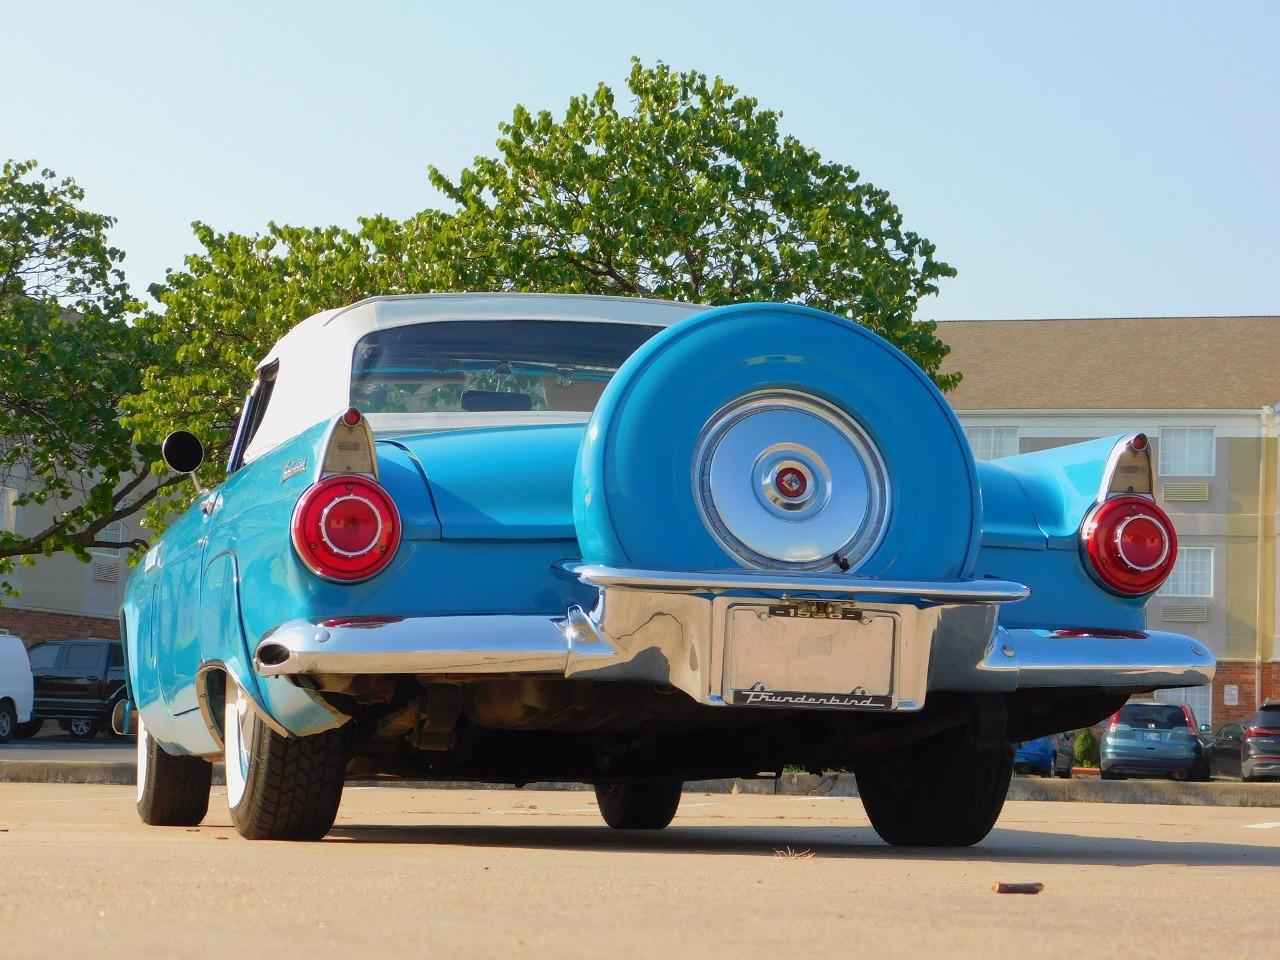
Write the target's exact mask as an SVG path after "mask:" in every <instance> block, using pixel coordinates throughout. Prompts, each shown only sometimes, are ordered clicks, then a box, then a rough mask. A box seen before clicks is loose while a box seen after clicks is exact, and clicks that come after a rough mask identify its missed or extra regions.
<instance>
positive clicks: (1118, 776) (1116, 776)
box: [1101, 770, 1124, 780]
mask: <svg viewBox="0 0 1280 960" xmlns="http://www.w3.org/2000/svg"><path fill="white" fill-rule="evenodd" d="M1101 777H1102V779H1103V780H1123V779H1124V774H1123V773H1112V772H1111V771H1110V770H1103V771H1102V772H1101Z"/></svg>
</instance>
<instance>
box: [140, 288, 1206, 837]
mask: <svg viewBox="0 0 1280 960" xmlns="http://www.w3.org/2000/svg"><path fill="white" fill-rule="evenodd" d="M165 454H166V458H167V460H168V462H169V464H170V466H171V467H172V468H173V469H174V470H177V471H191V470H194V469H195V468H196V466H197V465H198V464H199V462H200V460H201V458H202V456H203V449H202V447H201V445H200V442H199V440H197V439H196V438H195V437H193V436H191V435H190V434H186V433H182V432H176V433H175V434H173V435H171V436H170V438H169V439H168V440H167V441H166V444H165ZM1151 482H1152V475H1151V462H1150V452H1149V449H1148V445H1147V441H1146V438H1145V437H1144V436H1142V435H1140V434H1136V435H1127V436H1120V437H1111V438H1108V439H1105V440H1099V441H1093V442H1089V443H1081V444H1076V445H1072V446H1066V447H1062V448H1059V449H1055V450H1048V451H1044V452H1039V453H1031V454H1026V455H1023V456H1018V457H1011V458H1008V459H1005V460H1002V461H997V462H994V463H975V461H974V458H973V455H972V453H971V451H970V449H969V445H968V443H967V442H966V439H965V435H964V432H963V431H962V429H961V427H960V425H959V423H958V422H957V421H956V418H955V416H954V414H953V413H952V412H951V409H950V407H949V406H948V405H947V402H946V400H945V399H943V397H942V395H941V394H940V393H939V392H938V390H937V389H935V387H934V386H933V384H932V383H931V382H930V381H929V379H928V378H927V377H926V376H925V375H924V374H923V373H922V372H921V370H920V369H919V368H918V367H917V366H915V365H914V364H913V363H912V362H911V361H910V360H909V359H908V358H907V357H906V356H904V355H903V354H902V353H901V352H900V351H898V350H897V349H896V348H895V347H893V346H891V345H890V344H889V343H887V342H886V341H885V340H883V339H881V338H880V337H878V336H876V335H875V334H874V333H872V332H870V331H869V330H866V329H865V328H863V327H860V326H859V325H857V324H856V323H853V322H851V321H849V320H847V319H844V318H841V317H837V316H833V315H831V314H828V313H823V312H821V311H818V310H813V309H808V308H805V307H801V306H796V305H789V304H788V305H783V304H741V305H737V306H729V307H720V308H716V309H708V308H704V307H699V306H694V305H688V304H678V303H663V302H654V301H644V300H636V299H625V298H608V297H567V296H530V295H493V294H476V295H451V296H450V295H433V296H411V297H379V298H374V299H371V300H366V301H362V302H360V303H357V304H355V305H353V306H350V307H345V308H342V309H335V310H329V311H326V312H324V313H321V314H318V315H317V316H314V317H311V318H310V319H308V320H305V321H303V322H302V323H301V324H299V325H298V326H297V327H295V328H294V329H293V330H292V331H290V332H289V333H288V334H287V335H286V336H285V337H283V338H282V339H281V340H280V341H279V343H278V344H277V345H276V346H275V347H274V348H273V349H272V350H271V352H270V353H269V354H268V355H267V356H266V357H265V358H264V359H263V361H262V363H261V364H260V365H259V367H258V369H257V374H256V377H255V379H254V382H253V384H252V387H251V388H250V390H249V392H248V396H247V398H246V400H245V404H244V409H243V412H242V414H241V418H240V423H239V427H238V429H237V431H236V434H235V440H234V443H233V446H232V448H231V455H230V461H229V463H228V465H227V474H226V478H225V480H224V481H223V482H222V483H221V484H220V485H218V486H217V487H215V488H213V489H210V490H207V491H204V492H203V493H202V494H201V495H200V497H199V499H198V501H197V502H196V503H195V505H194V506H193V507H192V508H191V509H190V510H189V511H187V512H186V513H185V514H184V515H183V516H181V517H180V518H179V519H178V520H177V521H176V522H175V523H174V524H173V526H172V527H170V528H169V530H168V531H167V532H166V533H165V534H164V535H163V536H162V537H160V538H159V539H158V540H157V541H156V542H155V544H154V545H153V546H152V547H151V549H150V550H149V551H148V553H147V554H146V556H145V559H144V561H143V563H142V564H141V565H140V567H139V569H138V570H137V571H136V572H135V574H134V576H133V577H132V579H131V581H130V583H129V585H128V589H127V592H126V596H125V600H124V606H123V613H122V632H123V636H124V637H125V639H126V644H127V651H128V654H127V659H128V666H129V689H130V695H131V697H132V702H133V704H135V705H136V716H137V718H138V721H139V722H138V724H137V726H138V731H139V736H138V751H139V754H138V810H139V813H140V815H141V817H142V819H143V820H145V821H146V822H148V823H151V824H174V825H176V824H190V823H195V822H198V821H199V820H200V819H201V818H202V817H203V816H204V814H205V812H206V809H207V806H208V800H209V782H210V781H209V776H210V762H211V761H213V760H215V759H224V760H225V764H226V771H227V801H228V804H229V807H230V815H231V818H232V820H233V822H234V824H235V827H236V829H237V830H238V831H239V832H240V833H241V834H242V835H244V836H246V837H251V838H294V839H301V838H317V837H320V836H323V835H324V834H325V832H326V831H328V830H329V829H330V827H331V826H332V824H333V822H334V818H335V816H336V813H337V809H338V804H339V801H340V798H341V794H342V789H343V783H344V781H345V780H346V779H348V778H361V777H365V778H368V777H383V778H385V777H409V778H414V779H436V780H486V781H493V782H498V783H512V784H523V783H527V782H531V781H537V780H577V781H581V782H586V783H591V784H594V785H595V789H596V797H597V800H598V802H599V806H600V809H601V812H602V814H603V816H604V819H605V821H606V822H607V823H608V824H609V825H610V826H612V827H621V828H660V827H663V826H666V824H667V823H668V822H670V820H671V818H672V816H673V815H674V813H675V811H676V808H677V805H678V803H679V800H680V791H681V785H682V783H683V782H684V781H687V780H693V779H701V778H708V777H732V776H756V775H758V774H759V773H761V772H762V771H763V772H768V771H780V770H781V769H783V767H784V766H785V765H787V764H803V765H804V766H805V767H807V768H810V769H830V768H833V767H843V768H852V769H854V770H855V771H856V774H857V778H858V782H859V788H860V793H861V796H862V801H863V803H864V805H865V806H866V809H867V811H868V814H869V816H870V818H871V822H872V824H873V825H874V827H875V829H876V830H877V831H878V832H879V833H880V835H881V836H882V837H883V838H884V839H886V840H887V841H889V842H890V843H895V844H912V845H967V844H972V843H975V842H977V841H978V840H980V839H982V838H983V837H984V836H985V835H986V834H987V832H988V831H989V830H990V828H991V826H992V824H993V823H994V822H995V820H996V817H997V816H998V815H999V812H1000V809H1001V805H1002V804H1003V802H1004V797H1005V792H1006V790H1007V787H1008V783H1009V777H1010V772H1011V768H1012V764H1013V751H1012V749H1011V746H1010V744H1011V742H1020V741H1026V740H1031V739H1035V738H1037V737H1041V736H1044V735H1046V734H1049V733H1051V732H1053V731H1057V730H1064V729H1069V728H1075V727H1080V726H1084V725H1086V724H1089V723H1093V722H1095V721H1097V720H1099V719H1100V718H1102V717H1105V716H1107V715H1108V714H1109V713H1111V712H1113V711H1115V710H1116V709H1117V708H1118V707H1119V706H1120V704H1122V703H1123V702H1124V700H1125V699H1126V698H1127V697H1128V696H1129V695H1130V694H1131V693H1134V692H1137V691H1146V690H1152V689H1155V688H1159V687H1176V686H1179V685H1193V684H1199V683H1203V682H1205V681H1207V680H1208V679H1209V678H1210V677H1211V676H1212V674H1213V670H1214V660H1213V657H1212V656H1210V654H1209V653H1208V651H1207V650H1205V649H1204V648H1203V647H1202V646H1201V645H1200V644H1198V643H1196V642H1195V641H1193V640H1190V639H1189V638H1187V637H1183V636H1178V635H1175V634H1169V633H1160V632H1156V631H1145V630H1143V608H1144V606H1145V604H1146V601H1147V598H1148V597H1149V596H1150V594H1151V593H1152V592H1153V591H1154V590H1155V589H1156V588H1157V587H1158V586H1159V585H1160V584H1161V583H1162V582H1163V580H1164V579H1165V577H1166V576H1167V575H1168V573H1169V570H1170V568H1171V567H1172V565H1173V561H1174V557H1175V556H1176V552H1177V541H1176V537H1175V534H1174V531H1173V528H1172V525H1171V524H1170V522H1169V519H1168V517H1167V516H1165V515H1164V513H1163V512H1162V511H1161V510H1160V508H1159V507H1158V506H1157V505H1156V504H1155V503H1154V502H1153V500H1152V499H1151Z"/></svg>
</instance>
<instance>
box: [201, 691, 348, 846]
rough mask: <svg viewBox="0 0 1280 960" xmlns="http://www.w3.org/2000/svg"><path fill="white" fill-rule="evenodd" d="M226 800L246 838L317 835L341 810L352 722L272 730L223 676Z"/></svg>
mask: <svg viewBox="0 0 1280 960" xmlns="http://www.w3.org/2000/svg"><path fill="white" fill-rule="evenodd" d="M222 730H223V743H224V745H225V750H224V760H225V765H226V771H227V807H228V809H229V810H230V813H231V821H232V823H234V824H235V828H236V831H237V832H238V833H239V834H240V835H241V836H243V837H247V838H248V839H250V840H319V839H320V838H321V837H323V836H324V835H325V834H326V833H328V832H329V828H330V827H332V826H333V821H334V820H335V819H336V818H337V815H338V805H339V803H341V802H342V786H343V783H344V781H345V779H346V772H347V760H348V759H349V758H350V755H351V725H350V724H349V723H348V724H344V725H343V726H341V727H338V728H337V729H335V730H327V731H325V732H324V733H317V734H313V735H312V736H309V737H294V736H286V735H281V734H279V733H276V732H275V731H274V730H272V729H271V728H270V727H269V726H267V724H266V723H264V722H263V721H262V718H261V717H259V716H258V712H257V708H256V707H255V706H254V704H253V701H252V700H251V699H250V698H249V697H247V696H245V694H244V693H243V692H242V691H241V690H240V688H239V687H238V686H237V685H236V684H235V682H234V681H232V680H230V679H228V680H227V695H226V705H225V708H224V712H223V724H222Z"/></svg>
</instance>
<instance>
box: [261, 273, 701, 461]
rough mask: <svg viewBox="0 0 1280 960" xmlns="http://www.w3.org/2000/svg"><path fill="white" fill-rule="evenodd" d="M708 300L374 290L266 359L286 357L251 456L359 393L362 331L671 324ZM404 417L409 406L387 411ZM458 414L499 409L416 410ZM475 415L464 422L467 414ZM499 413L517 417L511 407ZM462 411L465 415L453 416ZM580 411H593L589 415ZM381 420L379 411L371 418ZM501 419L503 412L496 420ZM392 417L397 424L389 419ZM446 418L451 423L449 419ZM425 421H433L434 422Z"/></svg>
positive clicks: (298, 332) (310, 322)
mask: <svg viewBox="0 0 1280 960" xmlns="http://www.w3.org/2000/svg"><path fill="white" fill-rule="evenodd" d="M706 309H707V307H706V306H703V305H699V304H692V303H676V302H675V301H672V300H642V299H640V298H638V297H597V296H585V295H575V294H555V293H429V294H414V295H409V296H399V297H370V298H368V299H367V300H361V301H360V302H359V303H354V304H352V305H351V306H349V307H341V308H339V309H336V310H325V311H324V312H323V313H317V314H315V315H314V316H311V317H308V318H307V319H306V320H303V321H302V322H301V323H299V324H298V325H297V326H295V327H294V328H293V329H292V330H290V331H289V332H288V333H286V334H285V335H284V336H283V337H281V338H280V339H279V340H278V341H276V345H275V346H274V347H272V348H271V352H270V353H268V354H267V355H266V357H264V358H263V360H262V362H261V363H260V364H258V369H259V370H261V369H262V368H263V367H266V366H269V365H271V364H274V363H279V369H278V372H277V374H276V384H275V389H274V390H273V391H272V395H271V400H270V402H269V403H268V404H267V410H266V413H265V414H264V416H263V418H262V423H261V425H260V426H259V427H258V431H257V433H255V434H254V437H253V440H252V441H251V442H250V444H249V446H248V448H247V449H246V450H245V455H244V459H245V460H246V461H249V460H254V459H256V458H257V457H259V456H261V455H262V454H263V453H265V452H266V451H268V450H270V449H271V448H273V447H276V446H278V445H279V444H281V443H283V442H284V441H286V440H288V439H290V438H291V437H293V436H296V435H297V434H298V433H299V432H301V431H302V430H304V429H306V428H307V427H309V426H311V425H312V424H314V423H316V422H317V421H319V420H320V419H321V418H323V417H325V416H329V415H333V416H337V415H338V414H339V413H340V412H342V411H343V410H345V409H346V408H347V405H348V403H349V398H350V396H351V359H352V355H353V353H354V351H355V345H356V343H357V342H358V341H359V340H360V338H361V337H363V336H365V335H366V334H368V333H372V332H373V331H375V330H386V329H390V328H393V327H403V326H408V325H410V324H415V323H430V322H433V321H441V320H565V321H582V322H590V321H594V322H605V323H634V324H640V325H643V326H651V327H666V326H670V325H671V324H673V323H675V322H677V321H678V320H683V319H684V318H685V317H689V316H692V315H693V314H695V313H700V312H702V311H703V310H706ZM382 416H384V417H403V416H406V415H403V414H391V415H382ZM412 416H416V417H418V418H419V419H422V418H423V417H431V418H441V417H443V418H450V422H449V424H448V425H449V426H458V427H461V426H469V425H474V424H473V423H471V421H475V422H476V423H479V422H486V423H487V422H490V420H493V419H494V418H495V415H493V414H472V415H465V414H429V415H412ZM566 416H568V418H569V419H573V418H574V415H566V414H563V413H561V414H555V413H551V414H544V415H539V414H527V413H526V414H521V415H519V421H518V422H521V423H528V422H537V420H539V419H543V420H547V421H556V420H564V419H566ZM463 417H467V418H468V422H466V423H464V422H462V420H461V419H460V418H463ZM496 417H498V418H501V419H502V420H506V421H509V420H511V419H512V415H511V414H498V415H496ZM454 419H457V420H458V422H457V423H453V422H452V421H453V420H454ZM578 419H585V415H581V416H579V417H578ZM370 420H371V422H372V423H373V426H374V427H375V429H376V428H378V427H379V426H380V423H379V421H378V419H377V418H373V417H371V418H370ZM495 422H496V420H495ZM388 425H390V424H389V423H388ZM440 425H441V426H445V424H444V423H443V422H442V423H441V424H440ZM419 426H427V424H426V423H423V424H420V425H419Z"/></svg>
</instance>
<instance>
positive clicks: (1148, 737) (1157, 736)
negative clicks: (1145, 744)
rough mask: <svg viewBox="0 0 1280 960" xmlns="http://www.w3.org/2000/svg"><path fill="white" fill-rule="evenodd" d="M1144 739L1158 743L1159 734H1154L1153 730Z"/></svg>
mask: <svg viewBox="0 0 1280 960" xmlns="http://www.w3.org/2000/svg"><path fill="white" fill-rule="evenodd" d="M1146 737H1147V739H1148V740H1154V741H1156V742H1157V743H1159V742H1160V734H1158V733H1156V732H1155V731H1154V730H1152V731H1150V732H1148V733H1147V735H1146Z"/></svg>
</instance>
